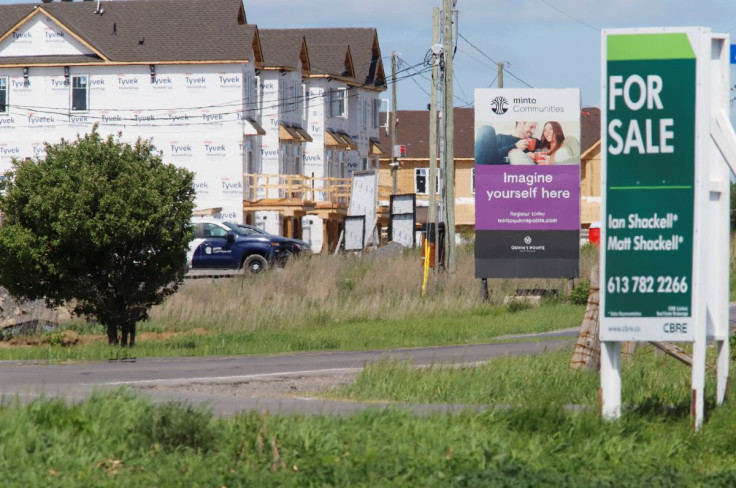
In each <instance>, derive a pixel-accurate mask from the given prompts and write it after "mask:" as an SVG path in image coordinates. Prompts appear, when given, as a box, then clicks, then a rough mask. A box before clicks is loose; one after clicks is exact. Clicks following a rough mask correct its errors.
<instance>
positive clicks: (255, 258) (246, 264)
mask: <svg viewBox="0 0 736 488" xmlns="http://www.w3.org/2000/svg"><path fill="white" fill-rule="evenodd" d="M267 269H268V261H266V258H264V257H263V256H261V255H259V254H251V255H250V256H248V257H247V258H245V259H244V260H243V266H242V267H241V270H242V271H243V273H245V274H258V273H260V272H262V271H265V270H267Z"/></svg>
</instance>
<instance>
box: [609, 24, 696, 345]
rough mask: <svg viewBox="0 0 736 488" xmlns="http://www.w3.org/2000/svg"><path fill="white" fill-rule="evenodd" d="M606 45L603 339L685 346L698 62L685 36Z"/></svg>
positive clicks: (644, 36) (689, 320) (614, 37)
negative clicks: (682, 344)
mask: <svg viewBox="0 0 736 488" xmlns="http://www.w3.org/2000/svg"><path fill="white" fill-rule="evenodd" d="M604 44H605V55H606V60H605V62H604V67H603V71H604V77H603V79H604V80H605V81H604V83H605V91H604V98H605V100H604V102H603V103H604V106H605V111H604V112H605V116H604V124H605V128H604V131H605V134H604V137H603V147H604V152H605V154H604V158H603V159H604V164H603V172H604V174H603V186H604V188H603V191H604V194H605V198H604V205H603V214H602V220H603V222H602V228H603V240H602V242H601V264H602V273H601V314H600V337H601V340H603V341H627V340H641V341H647V340H655V341H656V340H667V341H692V340H693V337H694V332H695V324H694V323H693V307H694V306H693V277H694V260H693V252H694V233H695V225H694V224H695V219H694V215H695V214H694V208H695V191H696V167H695V162H696V145H695V144H696V142H695V141H696V134H695V130H696V103H695V101H696V100H695V99H696V54H695V51H694V49H693V46H692V45H691V42H690V40H689V38H688V33H687V32H682V31H681V32H645V33H640V32H631V33H622V34H611V35H608V36H607V37H606V38H605V43H604Z"/></svg>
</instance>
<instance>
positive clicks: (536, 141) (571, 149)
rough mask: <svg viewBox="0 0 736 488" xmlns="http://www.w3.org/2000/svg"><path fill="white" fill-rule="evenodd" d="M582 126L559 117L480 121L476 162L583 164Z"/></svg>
mask: <svg viewBox="0 0 736 488" xmlns="http://www.w3.org/2000/svg"><path fill="white" fill-rule="evenodd" d="M579 126H580V124H579V123H576V122H564V121H563V122H561V121H556V120H549V121H546V122H535V121H516V122H502V123H497V124H496V127H494V126H493V125H490V124H485V125H481V126H480V127H478V129H477V131H476V134H475V164H476V165H487V164H513V165H535V164H536V165H540V166H548V165H561V164H580V140H579V139H578V138H577V137H576V136H575V135H576V134H577V133H578V132H579ZM573 134H575V135H573Z"/></svg>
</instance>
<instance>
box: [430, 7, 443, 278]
mask: <svg viewBox="0 0 736 488" xmlns="http://www.w3.org/2000/svg"><path fill="white" fill-rule="evenodd" d="M439 22H440V9H439V7H435V8H434V10H433V11H432V87H431V89H430V97H429V181H427V184H428V185H429V202H428V206H427V230H428V231H429V229H430V228H431V229H432V231H433V233H434V236H433V238H434V248H435V252H434V263H432V267H433V268H434V270H435V271H437V270H438V268H439V267H438V266H437V264H438V262H437V261H438V259H439V249H438V248H437V245H438V244H439V243H438V242H437V236H438V234H439V231H438V229H437V185H436V182H437V77H438V74H439V69H438V67H439V62H440V56H441V55H442V53H441V51H440V45H439V44H438V42H439ZM429 224H431V227H430V225H429ZM427 239H429V236H427Z"/></svg>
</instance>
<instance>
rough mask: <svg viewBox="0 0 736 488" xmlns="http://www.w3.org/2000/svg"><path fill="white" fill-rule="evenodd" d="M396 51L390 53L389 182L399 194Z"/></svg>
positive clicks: (394, 192) (393, 190)
mask: <svg viewBox="0 0 736 488" xmlns="http://www.w3.org/2000/svg"><path fill="white" fill-rule="evenodd" d="M396 140H397V136H396V51H394V52H392V53H391V181H392V184H393V187H392V193H393V194H394V195H396V194H397V193H398V192H399V181H398V180H399V174H398V169H399V163H398V161H396V144H397V141H396Z"/></svg>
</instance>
